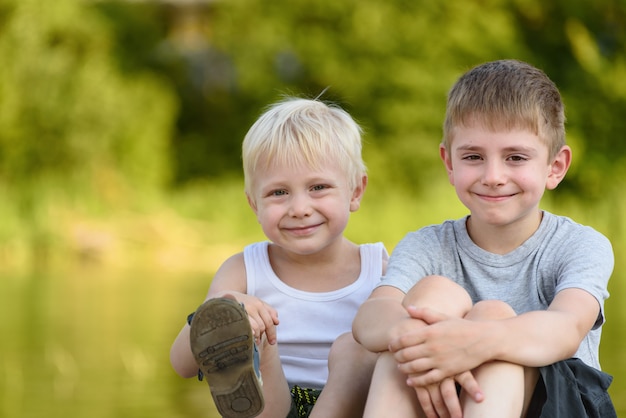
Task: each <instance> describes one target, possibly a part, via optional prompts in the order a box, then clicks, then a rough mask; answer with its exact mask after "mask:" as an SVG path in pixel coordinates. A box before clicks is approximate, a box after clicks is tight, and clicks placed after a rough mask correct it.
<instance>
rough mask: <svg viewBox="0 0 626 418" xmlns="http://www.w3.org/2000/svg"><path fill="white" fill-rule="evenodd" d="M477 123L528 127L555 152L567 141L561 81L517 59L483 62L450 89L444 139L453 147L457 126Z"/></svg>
mask: <svg viewBox="0 0 626 418" xmlns="http://www.w3.org/2000/svg"><path fill="white" fill-rule="evenodd" d="M475 123H479V124H482V125H483V126H484V127H486V128H487V129H490V130H494V131H495V130H499V129H505V130H511V129H523V130H528V131H530V132H532V133H533V134H535V135H537V136H538V137H539V138H540V139H541V140H542V141H543V142H544V143H545V144H546V145H547V147H548V151H549V156H550V158H552V157H554V156H555V155H556V154H557V153H558V152H559V150H560V149H561V148H562V147H563V145H565V112H564V106H563V102H562V100H561V95H560V93H559V90H558V89H557V87H556V85H555V84H554V83H553V82H552V81H551V80H550V79H549V78H548V76H547V75H546V74H545V73H544V72H543V71H541V70H539V69H537V68H535V67H533V66H532V65H530V64H527V63H525V62H521V61H517V60H500V61H493V62H488V63H485V64H482V65H479V66H477V67H475V68H473V69H471V70H470V71H468V72H466V73H465V74H464V75H462V76H461V77H460V78H459V80H458V81H457V82H456V83H455V84H454V86H453V87H452V89H451V90H450V92H449V94H448V103H447V107H446V118H445V121H444V124H443V142H442V143H443V145H444V146H445V147H446V149H447V150H448V151H449V150H450V146H451V143H452V140H453V138H454V133H455V128H456V127H468V126H471V125H473V124H475Z"/></svg>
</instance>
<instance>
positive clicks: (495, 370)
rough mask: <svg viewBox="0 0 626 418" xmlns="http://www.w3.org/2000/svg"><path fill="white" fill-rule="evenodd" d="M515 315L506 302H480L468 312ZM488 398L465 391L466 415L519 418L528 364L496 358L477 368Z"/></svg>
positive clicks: (489, 316) (476, 374)
mask: <svg viewBox="0 0 626 418" xmlns="http://www.w3.org/2000/svg"><path fill="white" fill-rule="evenodd" d="M513 316H515V312H514V311H513V309H512V308H511V307H510V306H509V305H507V304H506V303H504V302H500V301H484V302H479V303H477V304H476V305H474V307H473V308H472V310H471V311H470V312H469V313H468V314H467V315H466V319H471V320H477V321H480V320H483V319H492V320H493V319H505V318H510V317H513ZM473 374H474V377H475V378H476V380H477V382H478V384H479V385H480V387H481V389H482V391H483V393H484V394H485V399H484V400H483V401H482V402H480V403H477V402H475V401H473V400H472V399H471V398H470V397H469V396H465V393H464V392H462V393H461V405H462V408H463V416H464V417H466V418H471V417H498V418H503V417H504V418H506V417H511V418H519V417H520V416H521V414H522V408H523V404H524V384H525V383H524V367H523V366H520V365H517V364H513V363H506V362H502V361H493V362H489V363H485V364H483V365H482V366H479V367H477V368H476V369H474V370H473Z"/></svg>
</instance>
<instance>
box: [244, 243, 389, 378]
mask: <svg viewBox="0 0 626 418" xmlns="http://www.w3.org/2000/svg"><path fill="white" fill-rule="evenodd" d="M268 246H269V242H267V241H265V242H258V243H254V244H251V245H248V246H247V247H245V248H244V252H243V254H244V261H245V265H246V274H247V286H248V288H247V293H248V294H250V295H254V296H256V297H258V298H259V299H262V300H264V301H265V302H266V303H268V304H270V305H271V306H273V307H274V309H276V311H277V312H278V319H279V321H280V324H279V325H278V327H277V331H276V332H277V340H278V352H279V354H280V359H281V363H282V366H283V370H284V372H285V377H286V378H287V382H288V383H289V386H290V387H291V386H293V385H298V386H300V387H303V388H310V389H322V388H323V387H324V385H325V384H326V380H327V379H328V352H329V351H330V346H331V345H332V343H333V342H334V341H335V340H336V339H337V337H338V336H339V335H341V334H343V333H345V332H348V331H351V330H352V321H353V319H354V316H355V315H356V312H357V310H358V308H359V306H361V304H362V303H363V302H364V301H365V300H366V299H367V298H368V297H369V295H370V293H371V292H372V290H373V289H374V287H375V286H376V284H378V282H379V281H380V277H381V275H382V271H383V261H384V260H387V259H388V257H389V256H388V254H387V250H386V249H385V247H384V245H383V244H382V243H375V244H362V245H360V246H359V247H360V251H361V274H360V275H359V278H358V279H357V280H356V281H355V282H353V283H351V284H350V285H348V286H346V287H344V288H341V289H338V290H334V291H332V292H305V291H302V290H298V289H294V288H293V287H290V286H288V285H286V284H285V283H284V282H282V281H281V280H280V279H279V278H278V276H276V274H275V273H274V271H273V270H272V267H271V265H270V261H269V255H268Z"/></svg>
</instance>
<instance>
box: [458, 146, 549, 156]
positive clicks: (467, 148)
mask: <svg viewBox="0 0 626 418" xmlns="http://www.w3.org/2000/svg"><path fill="white" fill-rule="evenodd" d="M483 149H484V147H479V146H476V145H461V146H459V147H458V148H456V150H457V151H482V150H483ZM501 151H504V152H506V153H511V152H522V153H525V154H536V153H537V149H536V148H533V147H525V146H516V147H506V148H503V149H502V150H501Z"/></svg>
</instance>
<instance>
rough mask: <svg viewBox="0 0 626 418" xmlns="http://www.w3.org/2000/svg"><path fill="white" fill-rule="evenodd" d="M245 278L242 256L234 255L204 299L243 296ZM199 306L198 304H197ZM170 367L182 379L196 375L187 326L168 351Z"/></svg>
mask: <svg viewBox="0 0 626 418" xmlns="http://www.w3.org/2000/svg"><path fill="white" fill-rule="evenodd" d="M245 292H246V276H245V267H244V264H243V255H242V254H236V255H234V256H232V257H230V258H229V259H228V260H226V261H225V262H224V264H222V266H221V267H220V268H219V269H218V271H217V272H216V273H215V277H214V278H213V280H212V282H211V286H210V288H209V292H208V295H207V297H206V299H210V298H215V297H220V296H223V295H224V294H226V293H231V294H234V295H237V294H245ZM198 305H199V304H198ZM170 362H171V364H172V367H173V368H174V370H175V371H176V373H178V374H179V375H180V376H182V377H186V378H188V377H193V376H196V375H197V373H198V365H197V364H196V361H195V360H194V358H193V354H192V352H191V347H190V344H189V325H187V324H185V325H184V326H183V328H182V329H181V330H180V332H179V334H178V336H177V337H176V339H175V340H174V343H173V344H172V347H171V349H170Z"/></svg>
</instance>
